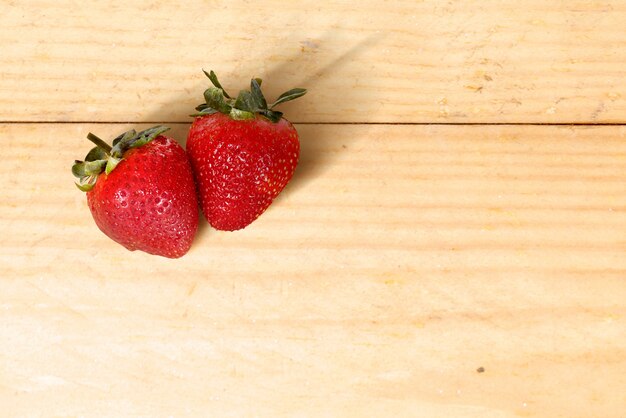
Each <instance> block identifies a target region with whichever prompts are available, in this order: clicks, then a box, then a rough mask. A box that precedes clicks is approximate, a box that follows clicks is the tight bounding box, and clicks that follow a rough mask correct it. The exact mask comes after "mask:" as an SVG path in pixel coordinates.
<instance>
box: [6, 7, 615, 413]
mask: <svg viewBox="0 0 626 418" xmlns="http://www.w3.org/2000/svg"><path fill="white" fill-rule="evenodd" d="M624 22H626V2H624V1H563V2H549V1H545V0H542V1H535V0H529V1H524V2H520V1H481V2H478V1H464V2H461V1H459V2H456V1H446V2H443V1H415V0H411V1H393V2H391V1H390V2H385V1H360V2H351V1H336V2H330V1H315V2H314V1H290V2H283V1H271V2H268V1H263V2H248V1H239V0H230V1H191V0H190V1H185V2H168V1H163V0H160V1H148V2H145V1H142V2H139V1H124V2H111V1H106V2H78V1H70V0H66V1H54V2H52V1H50V0H36V1H17V0H16V1H3V2H1V3H0V48H1V50H0V140H1V148H0V160H1V161H2V163H1V164H0V190H1V195H2V197H1V198H0V411H2V412H0V415H2V416H7V417H448V416H449V417H515V416H522V417H625V416H626V412H625V411H626V324H625V321H626V125H623V124H626V81H625V80H626V24H625V23H624ZM202 67H204V68H206V69H214V70H215V71H216V72H218V74H219V75H220V77H221V79H222V81H223V83H224V84H225V85H227V86H232V87H231V88H230V90H232V91H234V92H236V91H237V89H239V88H242V87H244V85H245V83H246V82H247V80H249V78H250V77H251V76H261V77H263V78H265V79H266V83H265V85H266V88H267V92H268V96H275V94H276V93H279V92H280V91H282V90H285V89H288V88H290V87H295V86H301V87H307V88H308V89H309V94H308V95H307V96H305V97H304V98H303V99H300V100H299V101H298V102H294V103H292V104H289V105H286V106H284V109H283V110H284V111H285V112H286V114H287V116H288V118H290V119H291V120H293V121H295V122H298V124H297V129H298V131H299V132H300V134H301V141H302V147H303V151H302V161H301V164H300V166H299V168H298V171H297V173H296V176H295V178H294V179H293V181H292V183H290V184H289V186H288V187H287V189H286V190H285V191H284V193H283V194H282V195H281V196H280V197H279V199H278V200H277V201H276V202H275V204H274V205H273V206H272V207H271V208H270V209H269V210H268V212H267V213H266V214H264V215H263V216H262V217H261V218H259V220H258V221H256V222H255V223H254V224H252V225H251V226H250V227H249V228H247V229H245V230H243V231H240V232H236V233H223V232H216V231H214V230H212V229H210V228H209V227H208V226H207V225H206V223H204V224H203V226H202V227H201V230H200V232H199V234H198V236H197V238H196V242H195V245H194V247H193V248H192V250H191V251H190V253H189V254H187V255H186V256H185V257H184V258H182V259H179V260H167V259H163V258H159V257H153V256H149V255H146V254H143V253H138V252H135V253H131V252H128V251H126V250H124V249H123V248H122V247H120V246H119V245H117V244H115V243H113V242H112V241H110V240H109V239H108V238H107V237H105V236H104V235H103V234H102V233H100V232H99V231H98V229H97V227H96V226H95V224H94V223H93V221H92V219H91V215H90V214H89V210H88V208H87V205H86V199H85V196H84V195H83V194H82V193H80V192H79V191H78V190H77V189H76V188H75V187H74V186H73V185H72V181H73V178H72V176H71V174H70V170H69V168H70V165H71V162H72V160H73V159H75V158H80V157H82V156H83V155H84V154H85V152H86V151H87V150H88V149H89V143H88V142H87V141H86V140H85V139H84V137H85V135H86V133H87V132H88V131H94V132H97V133H99V134H100V135H101V136H103V137H109V138H110V137H112V136H113V135H116V134H117V133H119V132H121V131H123V130H125V129H128V128H130V127H143V126H149V124H154V123H156V122H159V123H160V122H166V123H168V124H170V125H171V126H172V128H173V130H172V135H173V136H174V137H176V138H177V139H179V140H181V143H184V139H185V136H186V132H187V129H188V126H189V121H190V119H189V118H188V117H187V114H188V113H189V112H190V111H191V109H192V108H193V106H194V105H195V104H196V103H197V102H199V101H200V99H201V94H202V90H203V88H204V87H205V86H206V84H207V82H206V79H205V78H204V76H203V75H202V74H201V71H200V70H201V68H202ZM146 124H148V125H146ZM479 368H483V369H484V371H483V372H480V373H479V372H478V369H479ZM483 369H480V370H483Z"/></svg>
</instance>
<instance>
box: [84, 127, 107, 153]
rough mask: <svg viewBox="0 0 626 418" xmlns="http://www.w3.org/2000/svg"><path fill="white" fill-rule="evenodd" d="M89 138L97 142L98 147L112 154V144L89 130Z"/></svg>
mask: <svg viewBox="0 0 626 418" xmlns="http://www.w3.org/2000/svg"><path fill="white" fill-rule="evenodd" d="M87 139H88V140H90V141H91V142H93V143H94V144H96V145H97V146H98V147H100V148H102V149H103V150H104V151H105V152H106V153H107V154H111V149H112V148H111V146H110V145H109V144H107V143H106V142H104V141H103V140H102V139H100V138H98V137H97V136H96V135H94V134H92V133H91V132H89V133H88V134H87Z"/></svg>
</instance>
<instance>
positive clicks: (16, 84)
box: [0, 0, 626, 123]
mask: <svg viewBox="0 0 626 418" xmlns="http://www.w3.org/2000/svg"><path fill="white" fill-rule="evenodd" d="M522 6H523V7H522ZM624 22H626V2H624V1H618V0H616V1H566V2H561V1H545V0H527V1H524V2H523V5H522V4H521V3H520V2H519V1H511V0H507V1H495V0H491V1H481V2H477V1H448V2H442V1H438V0H427V1H416V0H404V1H394V2H380V1H373V0H364V1H359V2H358V6H357V5H355V3H354V2H344V1H326V2H319V1H313V0H300V1H290V2H284V1H264V2H262V3H259V2H257V3H254V5H252V3H250V2H249V1H243V0H229V1H201V0H189V1H185V2H179V3H178V4H176V6H175V7H173V6H172V5H171V2H168V1H163V0H161V1H149V2H146V1H123V2H120V1H106V2H76V1H73V0H61V1H50V0H35V1H28V2H22V1H5V2H2V3H1V4H0V28H1V29H0V45H2V60H0V74H2V77H0V121H113V122H121V121H129V122H149V121H185V122H186V121H188V120H189V119H188V117H187V115H188V114H189V113H190V112H191V111H192V109H193V107H194V106H195V105H196V104H198V102H199V101H200V99H201V97H202V91H203V90H204V88H205V86H206V85H207V80H206V79H205V78H204V77H203V75H202V74H201V72H200V69H201V68H202V67H204V68H207V69H211V68H212V69H214V70H216V71H217V72H218V74H220V75H221V77H222V79H223V82H224V84H225V85H227V86H231V90H232V91H235V92H236V91H237V90H238V89H240V88H242V87H244V86H245V85H246V83H247V82H249V79H250V78H251V77H252V76H260V77H263V78H265V79H266V80H267V83H266V88H267V93H268V95H269V96H270V97H276V95H277V94H278V93H280V92H282V91H284V90H286V89H288V88H291V87H295V86H303V87H307V88H308V89H309V90H310V93H309V95H308V96H307V97H306V98H304V99H301V100H300V101H299V102H297V103H293V104H289V105H287V106H285V109H286V110H287V113H288V115H289V116H290V118H291V119H292V120H294V121H299V122H490V123H502V122H516V123H517V122H523V123H528V122H536V123H555V122H558V123H570V122H578V123H613V122H620V123H621V122H626V117H625V115H626V90H625V85H624V79H625V78H626V73H625V68H626V29H624Z"/></svg>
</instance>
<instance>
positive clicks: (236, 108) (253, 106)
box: [191, 70, 306, 122]
mask: <svg viewBox="0 0 626 418" xmlns="http://www.w3.org/2000/svg"><path fill="white" fill-rule="evenodd" d="M202 71H203V72H204V74H205V75H206V76H207V77H208V78H209V80H211V84H213V86H211V87H209V88H208V89H206V90H205V91H204V103H202V104H200V105H198V106H197V107H196V110H197V111H198V112H197V113H194V114H193V115H191V116H205V115H211V114H213V113H217V112H220V113H224V114H227V115H229V116H230V117H231V118H233V119H236V120H244V119H254V117H255V115H256V114H258V115H262V116H264V117H266V118H267V119H269V120H270V121H272V122H278V121H279V120H280V118H281V117H282V116H283V114H282V112H279V111H277V110H274V107H275V106H276V105H279V104H281V103H284V102H288V101H290V100H294V99H297V98H298V97H301V96H304V94H305V93H306V90H305V89H301V88H296V89H291V90H289V91H286V92H285V93H283V94H281V95H280V96H279V97H278V99H276V101H275V102H274V103H271V104H269V105H268V103H267V100H265V96H263V92H262V91H261V79H260V78H253V79H252V80H250V90H241V91H240V92H239V95H238V96H237V97H236V98H234V97H232V96H231V95H229V94H228V93H227V92H226V90H225V89H224V87H222V85H221V84H220V82H219V80H218V79H217V76H216V75H215V73H214V72H213V71H210V72H208V73H207V72H206V71H204V70H202Z"/></svg>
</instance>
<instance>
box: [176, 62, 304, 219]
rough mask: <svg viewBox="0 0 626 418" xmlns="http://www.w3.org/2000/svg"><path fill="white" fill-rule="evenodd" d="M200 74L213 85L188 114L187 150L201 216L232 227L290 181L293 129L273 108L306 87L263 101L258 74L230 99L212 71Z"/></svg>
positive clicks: (295, 145)
mask: <svg viewBox="0 0 626 418" xmlns="http://www.w3.org/2000/svg"><path fill="white" fill-rule="evenodd" d="M204 74H206V76H207V77H208V78H209V80H211V83H212V84H213V86H212V87H209V88H208V89H207V90H206V91H205V92H204V98H205V101H206V102H205V103H203V104H201V105H199V106H198V107H197V108H196V110H197V111H198V113H196V114H195V115H192V116H196V118H195V120H194V122H193V124H192V125H191V129H190V130H189V136H188V138H187V153H188V154H189V158H190V160H191V166H192V168H193V172H194V176H195V178H196V185H197V187H198V193H199V197H200V207H201V209H202V212H203V213H204V216H205V217H206V218H207V220H208V221H209V223H210V224H211V225H212V226H213V227H214V228H216V229H220V230H226V231H234V230H238V229H242V228H245V227H246V226H248V225H249V224H250V223H252V222H253V221H254V220H255V219H256V218H258V217H259V215H261V214H262V213H263V212H264V211H265V210H266V209H267V208H268V207H269V205H270V204H271V203H272V201H273V200H274V199H275V198H276V196H278V194H279V193H280V192H281V191H282V190H283V189H284V188H285V186H286V185H287V183H288V182H289V180H291V177H292V176H293V173H294V171H295V169H296V165H297V164H298V158H299V154H300V143H299V141H298V133H297V132H296V129H295V128H294V127H293V125H292V124H291V123H290V122H289V121H287V120H286V119H284V118H283V117H282V113H281V112H278V111H275V110H273V108H274V107H275V106H276V105H278V104H280V103H283V102H286V101H289V100H293V99H296V98H298V97H300V96H302V95H304V94H305V93H306V90H304V89H300V88H298V89H292V90H289V91H287V92H285V93H283V94H282V95H280V96H279V97H278V99H277V100H276V101H275V102H274V103H272V104H271V105H270V106H268V104H267V102H266V101H265V98H264V97H263V93H262V92H261V87H260V86H261V80H260V79H252V80H251V82H250V90H249V91H248V90H242V91H241V92H240V93H239V96H238V97H237V99H234V98H232V97H231V96H230V95H229V94H228V93H226V91H225V90H224V89H223V88H222V86H221V84H220V82H219V81H218V79H217V76H216V75H215V73H214V72H213V71H211V72H210V73H207V72H206V71H205V72H204Z"/></svg>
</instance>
